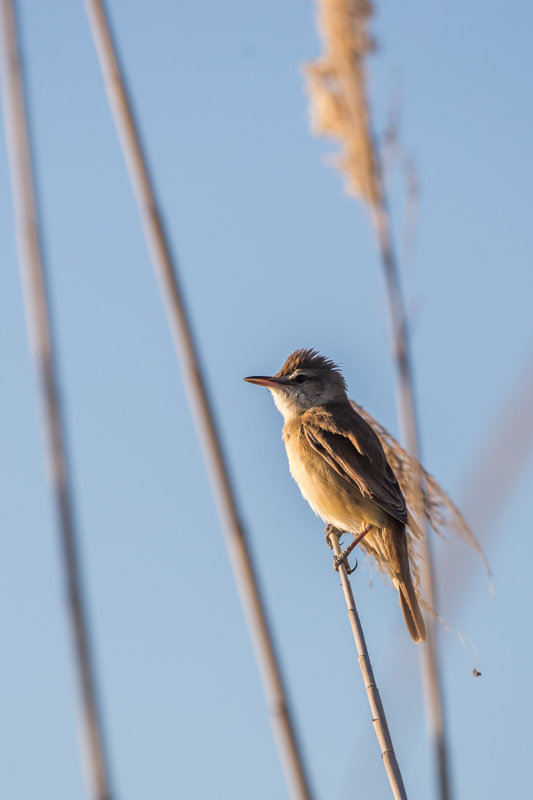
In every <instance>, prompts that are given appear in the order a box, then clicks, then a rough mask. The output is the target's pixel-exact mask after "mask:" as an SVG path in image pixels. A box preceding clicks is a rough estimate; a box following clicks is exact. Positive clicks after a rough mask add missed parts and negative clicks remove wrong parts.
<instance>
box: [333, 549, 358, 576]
mask: <svg viewBox="0 0 533 800" xmlns="http://www.w3.org/2000/svg"><path fill="white" fill-rule="evenodd" d="M346 550H348V548H346ZM346 550H344V551H343V552H342V553H340V555H338V556H335V558H334V559H333V569H334V570H336V571H337V572H338V571H339V567H340V565H341V564H344V566H345V568H346V573H347V574H348V575H351V574H352V572H355V570H356V569H357V567H358V563H359V562H358V561H357V559H355V564H354V566H353V567H351V566H350V562H349V561H348V556H349V555H350V552H351V548H350V552H348V553H347V552H346Z"/></svg>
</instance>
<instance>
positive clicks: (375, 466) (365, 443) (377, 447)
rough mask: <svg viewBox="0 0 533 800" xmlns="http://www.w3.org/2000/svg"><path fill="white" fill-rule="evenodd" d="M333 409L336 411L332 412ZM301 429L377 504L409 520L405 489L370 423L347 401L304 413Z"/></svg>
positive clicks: (313, 445) (313, 444)
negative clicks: (340, 404) (402, 488)
mask: <svg viewBox="0 0 533 800" xmlns="http://www.w3.org/2000/svg"><path fill="white" fill-rule="evenodd" d="M332 412H334V414H333V413H332ZM302 422H303V423H304V424H303V425H302V430H303V431H304V433H305V436H306V438H307V440H308V442H309V444H310V445H311V447H313V448H314V450H315V451H316V452H317V453H319V454H320V455H321V456H322V458H324V459H325V460H326V461H327V462H328V464H329V465H330V466H331V467H332V468H333V469H335V470H336V471H337V472H338V473H339V475H342V477H343V478H345V479H347V480H349V481H351V482H352V483H354V484H355V485H356V486H357V488H358V489H359V491H360V492H361V493H362V494H363V495H364V496H366V497H370V498H371V499H372V500H373V501H374V502H375V503H376V505H378V506H379V507H380V508H382V509H383V510H384V511H386V512H387V513H388V514H390V515H391V516H392V517H394V518H395V519H397V520H398V521H399V522H403V523H404V524H407V508H406V505H405V498H404V496H403V494H402V490H401V489H400V486H399V484H398V481H397V480H396V476H395V475H394V472H393V471H392V469H391V467H390V465H389V463H388V461H387V459H386V457H385V453H384V452H383V447H382V446H381V442H380V441H379V439H378V437H377V435H376V434H375V433H374V431H373V430H372V428H371V427H370V425H369V424H368V423H367V422H366V421H365V420H364V419H363V418H362V417H360V416H359V414H358V413H357V412H356V411H355V410H354V409H353V408H352V407H351V406H350V405H348V404H346V405H344V404H342V406H337V407H335V408H333V407H331V408H330V407H329V406H325V407H324V409H323V410H321V411H320V413H317V409H316V408H315V409H313V410H312V413H310V412H307V413H305V414H304V415H303V418H302Z"/></svg>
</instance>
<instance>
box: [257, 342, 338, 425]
mask: <svg viewBox="0 0 533 800" xmlns="http://www.w3.org/2000/svg"><path fill="white" fill-rule="evenodd" d="M244 380H245V381H248V383H257V384H258V385H259V386H266V387H267V388H268V389H270V391H271V392H272V397H273V398H274V402H275V404H276V406H277V408H278V410H279V411H281V413H282V414H283V417H284V418H285V420H289V419H291V418H292V417H295V416H298V415H300V414H303V412H304V411H307V410H308V409H310V408H314V407H316V406H323V405H324V404H325V403H338V402H342V401H345V400H346V383H345V381H344V378H343V376H342V373H341V371H340V369H339V367H338V366H337V365H336V364H334V363H333V361H330V360H329V358H325V357H324V356H322V355H320V353H317V351H316V350H295V351H294V353H292V354H291V355H290V356H289V357H288V359H287V360H286V362H285V363H284V365H283V366H282V368H281V369H280V371H279V372H277V373H276V374H275V375H273V376H272V377H266V376H262V375H253V376H251V377H249V378H245V379H244Z"/></svg>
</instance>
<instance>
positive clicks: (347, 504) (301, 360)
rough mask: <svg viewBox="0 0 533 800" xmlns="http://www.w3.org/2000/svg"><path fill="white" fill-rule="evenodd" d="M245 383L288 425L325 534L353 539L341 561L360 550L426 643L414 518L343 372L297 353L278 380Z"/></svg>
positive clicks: (287, 440) (294, 470)
mask: <svg viewBox="0 0 533 800" xmlns="http://www.w3.org/2000/svg"><path fill="white" fill-rule="evenodd" d="M244 380H245V381H247V382H248V383H255V384H258V385H259V386H265V387H267V388H268V389H269V390H270V392H271V394H272V397H273V399H274V403H275V405H276V407H277V409H278V410H279V411H280V412H281V414H282V415H283V419H284V425H283V441H284V444H285V449H286V452H287V457H288V461H289V469H290V473H291V475H292V477H293V478H294V480H295V481H296V483H297V484H298V487H299V489H300V491H301V493H302V495H303V497H304V498H305V500H307V502H308V503H309V505H310V506H311V508H312V509H313V511H314V512H315V513H316V514H317V515H318V516H319V517H320V518H321V519H322V520H323V521H324V522H325V523H326V526H327V527H326V535H327V533H328V528H329V529H331V528H333V529H335V530H336V531H337V532H339V533H349V534H351V535H352V536H353V537H354V540H353V543H352V544H351V545H350V547H348V548H346V550H345V551H344V552H343V554H342V556H341V557H340V558H341V560H345V559H346V556H347V553H348V552H349V551H350V550H351V549H352V548H353V545H354V544H358V543H359V544H360V545H361V547H362V548H363V549H364V550H365V551H366V552H367V553H368V554H369V555H371V556H373V557H374V558H375V559H376V561H377V562H378V563H379V565H380V566H381V568H382V569H383V570H384V571H385V572H386V573H387V574H388V575H389V577H390V579H391V581H392V584H393V585H394V586H395V587H396V588H397V589H398V594H399V599H400V606H401V609H402V612H403V616H404V620H405V624H406V627H407V630H408V631H409V633H410V635H411V637H412V639H413V640H414V641H415V642H418V641H421V640H422V641H424V640H425V638H426V628H425V625H424V619H423V616H422V613H421V610H420V606H419V603H418V598H417V594H416V591H415V587H414V584H413V579H412V575H411V567H410V562H409V550H408V544H407V533H406V526H407V525H408V523H409V522H410V520H411V516H410V514H409V512H408V510H407V505H406V502H405V498H404V495H403V493H402V490H401V488H400V486H399V484H398V481H397V479H396V476H395V474H394V471H393V470H392V468H391V466H390V464H389V463H388V461H387V458H386V455H385V452H384V450H383V447H382V444H381V441H380V439H379V437H378V436H377V434H376V433H375V431H374V430H373V429H372V427H371V426H370V425H369V423H368V422H367V421H366V420H365V419H363V417H362V416H361V415H360V414H358V413H357V411H356V410H355V408H354V407H353V405H352V404H351V402H350V399H349V397H348V394H347V386H346V381H345V380H344V377H343V375H342V372H341V370H340V368H339V367H338V366H337V364H335V363H334V362H333V361H332V360H331V359H329V358H326V357H325V356H323V355H321V354H320V353H319V352H318V351H317V350H315V349H305V348H304V349H299V350H295V351H294V352H293V353H292V354H291V355H290V356H289V357H288V358H287V360H286V361H285V363H284V364H283V366H282V368H281V369H280V370H279V372H277V373H276V374H275V375H272V376H263V375H252V376H250V377H247V378H244ZM346 563H347V562H346ZM334 565H335V566H336V567H338V559H337V560H336V562H334Z"/></svg>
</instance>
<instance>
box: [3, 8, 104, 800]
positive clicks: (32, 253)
mask: <svg viewBox="0 0 533 800" xmlns="http://www.w3.org/2000/svg"><path fill="white" fill-rule="evenodd" d="M0 36H1V47H0V49H1V54H2V98H3V103H4V124H5V129H6V139H7V149H8V159H9V168H10V172H11V184H12V192H13V205H14V209H15V222H16V230H17V247H18V254H19V266H20V273H21V277H22V289H23V295H24V306H25V311H26V325H27V328H28V338H29V344H30V350H31V354H32V356H33V360H34V365H35V370H36V373H37V378H38V394H39V401H40V405H41V426H42V430H43V439H44V451H45V461H46V467H47V471H48V470H49V475H50V483H51V490H52V494H53V501H54V504H55V507H56V514H57V526H58V533H59V538H60V549H61V553H62V557H63V570H64V575H65V586H66V589H67V604H68V613H69V621H70V628H71V636H72V641H73V649H74V656H75V662H76V668H77V673H78V675H77V677H78V682H79V693H80V705H81V717H82V728H83V736H84V745H85V750H86V752H85V755H86V762H87V771H88V774H89V781H90V784H91V785H90V788H89V791H90V794H91V796H92V797H93V798H95V800H111V788H110V787H111V781H110V776H109V764H108V760H107V754H106V751H105V747H104V729H103V722H102V718H101V716H100V709H99V704H98V695H97V687H96V676H95V669H94V655H93V652H92V647H91V639H90V635H89V620H88V614H87V609H86V605H85V598H84V592H83V585H82V584H83V581H82V568H81V557H80V554H79V551H78V535H77V530H76V520H75V514H74V500H73V493H72V479H71V475H70V471H69V464H68V458H67V446H66V431H65V424H64V419H63V414H62V408H61V402H60V391H59V380H58V372H57V367H56V356H55V347H54V340H53V335H52V333H53V332H52V326H51V322H50V317H51V313H50V309H49V305H48V297H47V291H46V276H45V268H44V264H43V260H44V259H43V255H42V244H41V234H40V227H39V214H38V208H37V202H36V198H35V181H34V175H33V164H32V153H31V146H30V131H29V129H28V121H27V113H26V98H25V87H24V75H23V72H22V64H21V60H20V55H19V49H20V48H19V43H18V30H17V19H16V15H15V8H14V5H13V2H12V0H1V2H0Z"/></svg>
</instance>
